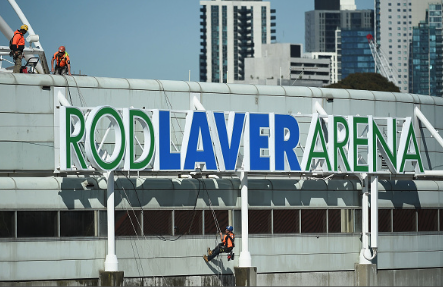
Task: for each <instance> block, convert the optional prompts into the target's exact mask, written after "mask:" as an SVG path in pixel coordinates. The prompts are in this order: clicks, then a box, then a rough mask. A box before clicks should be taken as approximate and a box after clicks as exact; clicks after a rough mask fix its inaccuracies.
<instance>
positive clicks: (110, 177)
mask: <svg viewBox="0 0 443 287" xmlns="http://www.w3.org/2000/svg"><path fill="white" fill-rule="evenodd" d="M106 179H107V183H108V186H107V187H108V188H107V204H106V205H107V213H108V254H107V255H106V260H105V271H118V260H117V255H115V217H114V209H115V207H114V205H115V201H114V171H109V172H107V173H106Z"/></svg>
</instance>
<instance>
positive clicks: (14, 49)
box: [9, 25, 28, 73]
mask: <svg viewBox="0 0 443 287" xmlns="http://www.w3.org/2000/svg"><path fill="white" fill-rule="evenodd" d="M27 32H28V25H22V26H21V27H20V29H19V30H17V31H15V32H14V36H12V39H11V42H10V45H9V46H10V49H11V53H10V55H11V56H12V58H13V59H14V63H15V66H14V70H13V72H14V73H20V69H21V67H22V58H23V49H24V48H25V37H24V36H23V35H25V34H26V33H27Z"/></svg>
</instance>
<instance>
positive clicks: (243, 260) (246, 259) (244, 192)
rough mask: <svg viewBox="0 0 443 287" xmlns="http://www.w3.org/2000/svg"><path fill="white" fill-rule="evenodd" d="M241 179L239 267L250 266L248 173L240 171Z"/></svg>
mask: <svg viewBox="0 0 443 287" xmlns="http://www.w3.org/2000/svg"><path fill="white" fill-rule="evenodd" d="M240 181H241V243H242V250H241V252H240V257H239V259H238V266H239V267H251V266H252V265H251V264H252V262H251V253H249V242H248V241H249V234H248V173H247V172H244V171H241V172H240Z"/></svg>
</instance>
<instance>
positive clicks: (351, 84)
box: [325, 73, 400, 92]
mask: <svg viewBox="0 0 443 287" xmlns="http://www.w3.org/2000/svg"><path fill="white" fill-rule="evenodd" d="M325 88H335V89H353V90H368V91H383V92H400V89H399V88H398V87H397V86H396V85H394V84H393V83H392V82H390V81H388V79H386V78H385V77H383V76H382V75H380V74H377V73H354V74H349V76H347V77H346V78H345V79H343V80H341V81H339V82H338V83H335V84H331V85H329V86H326V87H325Z"/></svg>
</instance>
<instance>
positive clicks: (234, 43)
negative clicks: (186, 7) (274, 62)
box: [200, 0, 276, 83]
mask: <svg viewBox="0 0 443 287" xmlns="http://www.w3.org/2000/svg"><path fill="white" fill-rule="evenodd" d="M200 5H201V6H202V7H201V8H200V11H201V16H200V18H201V20H202V21H201V29H200V31H201V32H202V34H201V39H202V42H201V50H200V51H201V53H200V81H201V82H223V83H226V82H233V81H234V80H243V79H244V59H245V58H247V57H254V56H255V55H261V52H262V51H261V48H262V44H269V43H271V41H273V40H275V39H276V38H275V36H274V34H275V28H274V29H272V27H275V22H272V20H275V16H274V15H272V14H274V13H275V10H273V9H272V10H271V4H270V2H265V1H261V0H243V1H228V0H226V1H224V0H215V1H200Z"/></svg>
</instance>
